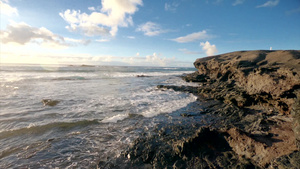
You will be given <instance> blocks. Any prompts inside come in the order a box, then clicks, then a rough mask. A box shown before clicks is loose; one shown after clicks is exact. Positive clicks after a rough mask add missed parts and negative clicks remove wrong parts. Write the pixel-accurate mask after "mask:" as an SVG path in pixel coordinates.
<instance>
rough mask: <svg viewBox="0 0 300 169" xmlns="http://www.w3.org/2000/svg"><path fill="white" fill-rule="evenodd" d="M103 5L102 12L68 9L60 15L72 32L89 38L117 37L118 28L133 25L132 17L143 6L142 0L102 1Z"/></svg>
mask: <svg viewBox="0 0 300 169" xmlns="http://www.w3.org/2000/svg"><path fill="white" fill-rule="evenodd" d="M101 3H102V8H101V12H92V13H91V14H87V13H81V12H80V10H78V11H76V10H72V11H71V10H70V9H68V10H66V11H65V12H64V13H59V15H60V16H61V17H62V18H63V19H64V20H65V21H66V22H68V23H69V24H70V25H69V26H67V27H66V28H67V29H69V30H70V31H79V32H82V33H83V34H84V35H87V36H98V35H108V34H110V35H111V36H115V35H116V34H117V32H118V27H128V25H132V24H133V21H132V17H131V15H133V14H134V13H135V12H136V11H137V10H138V8H137V6H138V5H142V4H143V3H142V0H102V1H101ZM109 28H110V30H109Z"/></svg>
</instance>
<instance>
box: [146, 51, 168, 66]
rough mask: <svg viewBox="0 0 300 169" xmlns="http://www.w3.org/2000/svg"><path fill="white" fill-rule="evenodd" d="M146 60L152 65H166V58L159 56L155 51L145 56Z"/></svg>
mask: <svg viewBox="0 0 300 169" xmlns="http://www.w3.org/2000/svg"><path fill="white" fill-rule="evenodd" d="M146 62H149V63H151V64H153V65H159V66H166V58H160V57H159V56H158V55H157V54H156V53H153V55H148V56H146Z"/></svg>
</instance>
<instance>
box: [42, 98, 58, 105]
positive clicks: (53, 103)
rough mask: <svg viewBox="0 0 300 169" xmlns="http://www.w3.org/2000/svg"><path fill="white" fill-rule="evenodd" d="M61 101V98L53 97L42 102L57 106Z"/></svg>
mask: <svg viewBox="0 0 300 169" xmlns="http://www.w3.org/2000/svg"><path fill="white" fill-rule="evenodd" d="M59 102H60V101H59V100H52V99H43V100H42V103H43V104H44V106H56V105H57V104H58V103H59Z"/></svg>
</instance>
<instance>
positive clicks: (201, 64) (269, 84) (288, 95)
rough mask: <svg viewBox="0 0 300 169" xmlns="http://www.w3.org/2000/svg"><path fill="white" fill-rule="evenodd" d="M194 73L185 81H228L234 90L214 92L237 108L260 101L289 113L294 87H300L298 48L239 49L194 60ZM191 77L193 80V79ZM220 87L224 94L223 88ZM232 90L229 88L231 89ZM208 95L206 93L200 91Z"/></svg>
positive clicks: (296, 88)
mask: <svg viewBox="0 0 300 169" xmlns="http://www.w3.org/2000/svg"><path fill="white" fill-rule="evenodd" d="M194 65H195V67H196V68H197V69H198V72H197V73H193V74H191V75H189V76H187V77H186V78H184V79H186V80H187V81H198V79H199V78H198V77H202V78H200V79H204V77H205V79H211V81H210V83H211V84H210V85H215V86H218V84H221V83H222V82H225V83H227V84H231V85H232V86H233V88H236V89H239V90H242V91H243V93H236V92H235V91H234V92H233V93H232V94H231V95H230V96H224V95H222V93H223V92H222V93H220V92H219V94H218V93H217V92H210V94H211V93H213V94H215V95H218V96H215V97H218V98H219V99H225V100H227V102H232V103H233V104H236V105H238V106H239V107H243V106H245V105H246V106H248V105H251V104H264V105H265V106H266V105H268V106H272V107H276V108H277V109H278V111H279V112H280V113H282V114H290V112H291V107H292V105H293V104H294V99H295V94H294V92H295V90H298V89H299V88H300V51H298V50H290V51H241V52H232V53H227V54H222V55H217V56H211V57H206V58H201V59H197V60H196V61H195V62H194ZM193 79H194V80H193ZM218 90H219V91H220V90H223V91H224V93H227V94H228V91H226V88H222V89H218ZM231 90H232V89H231ZM204 95H208V94H204Z"/></svg>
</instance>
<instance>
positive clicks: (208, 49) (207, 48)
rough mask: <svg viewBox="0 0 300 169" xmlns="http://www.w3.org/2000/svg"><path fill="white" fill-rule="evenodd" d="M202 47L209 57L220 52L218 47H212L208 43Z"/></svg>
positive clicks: (202, 44) (201, 44)
mask: <svg viewBox="0 0 300 169" xmlns="http://www.w3.org/2000/svg"><path fill="white" fill-rule="evenodd" d="M200 46H202V49H203V50H205V51H206V55H207V56H212V55H214V54H215V53H217V52H218V50H217V48H216V45H211V44H210V43H209V42H208V41H206V42H205V43H203V42H201V43H200Z"/></svg>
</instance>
